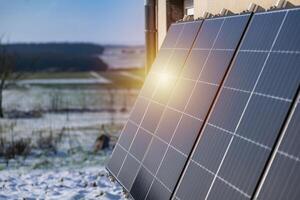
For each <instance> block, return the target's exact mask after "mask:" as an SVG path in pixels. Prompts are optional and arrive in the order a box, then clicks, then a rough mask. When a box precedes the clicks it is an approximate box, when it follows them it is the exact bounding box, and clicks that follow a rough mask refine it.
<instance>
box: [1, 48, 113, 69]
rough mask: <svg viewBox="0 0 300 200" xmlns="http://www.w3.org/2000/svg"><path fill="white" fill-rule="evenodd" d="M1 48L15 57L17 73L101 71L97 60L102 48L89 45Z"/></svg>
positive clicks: (105, 67)
mask: <svg viewBox="0 0 300 200" xmlns="http://www.w3.org/2000/svg"><path fill="white" fill-rule="evenodd" d="M2 48H6V51H7V52H9V53H10V54H12V55H14V57H15V66H16V70H17V71H30V72H38V71H49V72H50V71H53V72H59V71H91V70H93V71H103V70H106V69H107V68H108V66H107V65H106V64H105V63H104V62H103V61H102V60H101V59H100V58H99V55H101V54H102V53H103V51H104V47H103V46H101V45H96V44H89V43H42V44H30V43H29V44H25V43H24V44H7V45H3V46H2Z"/></svg>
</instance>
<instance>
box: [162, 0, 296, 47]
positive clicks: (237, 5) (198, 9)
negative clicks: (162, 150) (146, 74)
mask: <svg viewBox="0 0 300 200" xmlns="http://www.w3.org/2000/svg"><path fill="white" fill-rule="evenodd" d="M157 1H158V2H157V3H158V4H157V6H158V7H157V10H158V12H157V18H158V20H157V22H158V27H157V30H158V48H159V47H160V46H161V44H162V42H163V40H164V38H165V35H166V33H167V28H168V26H167V24H168V22H169V20H168V19H167V10H168V9H167V5H168V1H169V0H157ZM178 1H181V0H178ZM185 1H187V2H188V4H190V0H185ZM193 1H194V18H195V19H196V18H198V17H201V16H203V14H204V12H210V13H212V14H217V13H220V11H221V10H222V8H226V9H228V10H230V11H232V12H234V13H239V12H241V11H243V10H246V9H248V7H249V5H250V4H251V3H252V2H253V3H255V4H258V5H260V6H262V7H263V8H266V9H267V8H270V7H271V6H274V5H276V4H277V2H278V0H193ZM289 1H290V2H291V3H293V4H294V5H300V0H289ZM182 10H183V8H182Z"/></svg>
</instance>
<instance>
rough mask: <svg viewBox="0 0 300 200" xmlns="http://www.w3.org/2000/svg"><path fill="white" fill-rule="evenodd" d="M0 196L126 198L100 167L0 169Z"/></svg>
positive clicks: (9, 197)
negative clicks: (28, 170)
mask: <svg viewBox="0 0 300 200" xmlns="http://www.w3.org/2000/svg"><path fill="white" fill-rule="evenodd" d="M0 199H1V200H2V199H3V200H4V199H66V200H67V199H74V200H75V199H103V200H118V199H125V198H124V195H123V192H122V188H121V187H120V185H118V184H117V183H112V182H111V181H110V180H109V179H108V177H107V172H106V170H105V169H104V168H103V167H101V166H99V167H84V168H80V169H72V170H70V169H63V170H61V169H59V168H57V169H52V170H33V171H30V172H26V173H25V172H24V173H22V172H20V171H19V170H5V171H0Z"/></svg>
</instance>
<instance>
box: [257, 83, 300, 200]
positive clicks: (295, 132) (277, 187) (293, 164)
mask: <svg viewBox="0 0 300 200" xmlns="http://www.w3.org/2000/svg"><path fill="white" fill-rule="evenodd" d="M299 88H300V85H299ZM299 88H298V95H297V97H296V100H295V102H294V103H293V106H292V107H291V112H290V113H289V117H288V119H287V122H286V124H285V127H284V129H283V131H282V133H281V134H280V136H279V138H278V141H277V143H276V145H275V147H274V150H273V152H272V155H271V157H270V160H269V162H268V164H267V166H266V168H265V170H264V173H263V174H262V176H261V179H260V181H259V182H258V184H257V188H256V190H255V192H254V195H253V199H255V200H256V199H290V200H296V199H298V198H299V196H300V191H299V188H298V187H297V186H298V184H299V182H300V148H299V141H300V136H299V133H300V125H299V121H300V89H299Z"/></svg>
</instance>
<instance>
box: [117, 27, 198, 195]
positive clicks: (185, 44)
mask: <svg viewBox="0 0 300 200" xmlns="http://www.w3.org/2000/svg"><path fill="white" fill-rule="evenodd" d="M198 23H199V22H198ZM182 25H183V26H185V23H182V24H176V25H175V26H182ZM198 25H199V24H198ZM173 26H174V25H173ZM192 31H195V30H192ZM196 31H197V30H196ZM183 32H184V34H189V32H191V31H185V29H182V31H181V34H183ZM188 36H189V39H188V40H187V39H185V41H184V44H182V45H183V46H186V47H187V45H191V41H193V38H192V37H191V35H188ZM178 38H179V42H180V40H181V38H180V37H178ZM175 43H176V42H175ZM189 43H190V44H189ZM169 59H170V58H169ZM152 71H153V70H152ZM153 94H155V92H153ZM140 96H141V95H140ZM150 100H151V99H149V102H150ZM150 103H151V102H150ZM149 112H151V109H150V111H149ZM143 117H144V116H143ZM133 124H134V123H133ZM146 125H147V124H146ZM138 129H139V130H142V131H143V132H144V133H149V132H148V131H147V130H146V129H144V128H143V127H141V125H139V128H138ZM136 135H139V136H140V135H142V133H136V134H135V136H136ZM139 136H138V137H139ZM121 138H122V137H121ZM134 141H135V138H133V140H132V142H131V145H130V147H129V150H128V151H127V154H126V157H127V156H128V155H129V156H130V158H131V161H133V160H134V159H135V163H136V165H135V166H132V165H130V162H127V165H128V166H127V165H126V167H133V168H134V167H136V166H138V164H139V162H140V161H139V159H141V157H140V158H137V157H136V156H138V155H136V156H134V155H133V154H132V153H134V152H132V153H130V152H129V151H131V147H132V144H133V142H134ZM140 142H143V141H140ZM135 144H137V145H138V147H141V144H139V141H138V142H136V143H135ZM118 146H120V147H122V146H121V143H118ZM118 146H117V147H118ZM123 150H124V149H123ZM125 152H126V150H125ZM141 156H143V155H141ZM125 162H126V158H125V159H124V161H123V163H122V167H121V169H123V165H124V163H125ZM129 170H130V169H129ZM120 172H121V170H119V173H120ZM118 177H119V176H118ZM119 182H122V181H119ZM122 185H123V186H124V184H122ZM125 188H126V189H127V190H128V191H129V189H128V187H125Z"/></svg>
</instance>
